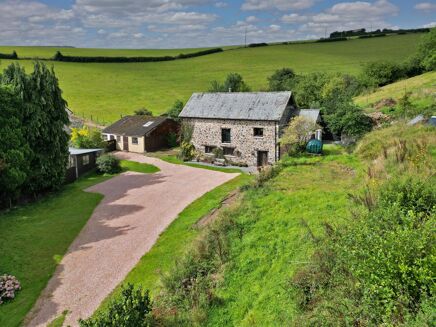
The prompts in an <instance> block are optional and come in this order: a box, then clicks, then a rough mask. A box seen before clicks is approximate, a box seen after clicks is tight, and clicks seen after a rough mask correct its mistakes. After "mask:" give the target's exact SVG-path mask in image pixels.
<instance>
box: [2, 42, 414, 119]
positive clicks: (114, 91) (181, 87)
mask: <svg viewBox="0 0 436 327" xmlns="http://www.w3.org/2000/svg"><path fill="white" fill-rule="evenodd" d="M420 37H421V35H420V34H408V35H397V36H386V37H379V38H371V39H356V40H349V41H346V42H330V43H305V44H304V43H303V44H289V45H274V46H268V47H260V48H242V49H236V50H231V51H224V52H222V53H218V54H212V55H208V56H203V57H198V58H192V59H187V60H177V61H171V62H154V63H118V64H101V63H65V62H47V63H48V64H49V65H51V64H53V66H54V69H55V71H56V74H57V76H58V78H59V81H60V86H61V88H62V90H63V91H64V97H65V99H66V100H67V101H68V106H69V108H70V109H71V110H72V111H73V112H74V113H76V114H77V115H79V116H82V115H84V116H85V118H88V119H89V118H90V117H91V115H92V118H93V120H94V121H96V120H98V121H99V122H103V123H109V122H113V121H115V120H117V119H119V118H120V115H121V114H123V115H127V114H131V113H133V111H134V110H135V109H138V108H141V107H146V108H148V109H150V110H152V111H153V113H155V114H161V113H163V112H165V111H166V110H167V109H168V108H169V107H171V105H172V104H173V103H174V101H175V100H176V99H180V100H182V101H187V100H188V99H189V97H190V96H191V94H192V93H193V92H201V91H207V89H208V88H209V85H210V82H211V81H212V80H215V79H219V80H222V79H224V78H225V76H226V75H227V74H228V73H230V72H238V73H240V74H242V75H243V77H244V79H245V80H246V82H247V83H248V85H250V86H251V87H252V89H253V90H255V91H256V90H265V89H266V88H267V86H268V83H267V77H268V76H270V75H271V74H272V73H273V72H274V71H275V70H277V69H280V68H283V67H290V68H293V69H294V70H295V71H296V72H297V73H308V72H343V73H349V74H357V73H359V72H360V70H361V68H362V64H364V63H366V62H369V61H374V60H388V61H391V62H402V61H403V60H404V59H405V58H407V57H408V56H410V55H411V54H413V53H414V52H415V51H416V47H417V44H418V42H419V39H420ZM72 51H73V50H72ZM114 51H115V50H114ZM96 53H99V51H97V50H96ZM11 62H13V61H11V60H2V61H1V63H0V69H3V68H5V67H6V66H7V65H9V64H10V63H11ZM19 63H20V64H21V65H24V66H25V67H26V68H27V70H28V71H29V70H30V69H31V67H32V61H30V60H20V61H19Z"/></svg>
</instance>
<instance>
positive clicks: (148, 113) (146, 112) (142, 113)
mask: <svg viewBox="0 0 436 327" xmlns="http://www.w3.org/2000/svg"><path fill="white" fill-rule="evenodd" d="M134 113H135V115H138V116H150V117H152V116H153V113H152V112H151V111H150V110H148V109H146V108H141V109H137V110H135V111H134Z"/></svg>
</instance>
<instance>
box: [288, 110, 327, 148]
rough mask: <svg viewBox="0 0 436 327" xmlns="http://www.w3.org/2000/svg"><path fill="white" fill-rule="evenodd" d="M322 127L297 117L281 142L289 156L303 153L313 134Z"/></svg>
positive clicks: (290, 124)
mask: <svg viewBox="0 0 436 327" xmlns="http://www.w3.org/2000/svg"><path fill="white" fill-rule="evenodd" d="M319 128H320V127H319V126H318V125H317V124H316V123H313V122H312V121H310V120H308V119H306V118H304V117H300V116H298V117H295V118H293V119H292V120H291V122H290V123H289V125H288V127H287V128H286V129H285V131H284V133H283V136H282V138H281V140H280V142H281V144H282V145H283V146H284V147H285V149H286V150H287V152H288V153H289V154H296V153H300V152H303V151H304V149H305V147H306V143H307V141H309V140H310V137H311V135H312V133H314V132H315V131H316V130H317V129H319Z"/></svg>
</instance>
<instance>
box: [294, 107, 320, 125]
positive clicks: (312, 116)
mask: <svg viewBox="0 0 436 327" xmlns="http://www.w3.org/2000/svg"><path fill="white" fill-rule="evenodd" d="M292 115H293V116H300V117H304V118H306V119H308V120H310V121H311V122H314V123H318V122H319V121H320V119H321V116H320V110H319V109H297V110H295V111H294V112H293V113H292Z"/></svg>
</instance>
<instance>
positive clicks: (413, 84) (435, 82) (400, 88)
mask: <svg viewBox="0 0 436 327" xmlns="http://www.w3.org/2000/svg"><path fill="white" fill-rule="evenodd" d="M406 92H410V93H411V101H412V102H414V103H415V104H416V105H418V106H425V105H428V104H430V103H435V101H436V72H429V73H425V74H422V75H419V76H415V77H412V78H408V79H405V80H402V81H399V82H396V83H392V84H389V85H386V86H383V87H381V88H379V89H378V90H376V91H375V92H373V93H370V94H367V95H362V96H359V97H356V98H355V102H356V104H358V105H359V106H361V107H364V108H370V107H372V106H373V105H374V104H376V103H378V102H380V101H381V100H384V99H389V98H392V99H394V100H395V101H398V100H399V99H400V98H401V97H402V96H404V94H405V93H406Z"/></svg>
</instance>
